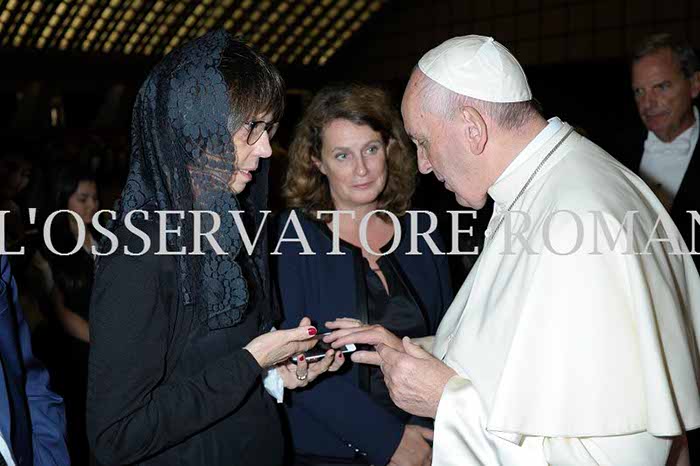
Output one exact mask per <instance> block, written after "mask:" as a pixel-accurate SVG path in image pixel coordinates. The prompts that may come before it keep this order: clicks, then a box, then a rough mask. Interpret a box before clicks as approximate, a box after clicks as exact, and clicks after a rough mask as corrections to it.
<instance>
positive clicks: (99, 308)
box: [87, 243, 262, 465]
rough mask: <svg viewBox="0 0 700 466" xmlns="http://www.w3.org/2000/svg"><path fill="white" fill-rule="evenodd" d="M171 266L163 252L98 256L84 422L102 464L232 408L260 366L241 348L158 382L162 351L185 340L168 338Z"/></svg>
mask: <svg viewBox="0 0 700 466" xmlns="http://www.w3.org/2000/svg"><path fill="white" fill-rule="evenodd" d="M120 244H121V243H120ZM120 247H121V246H120ZM130 248H131V250H132V251H133V250H139V248H140V246H139V245H138V244H135V245H132V246H130ZM175 268H176V260H175V259H174V258H173V257H168V256H154V255H151V254H146V255H143V256H140V257H133V256H125V255H121V254H119V253H115V254H114V255H112V256H109V257H105V258H102V259H100V264H99V267H98V270H97V276H96V279H95V286H94V292H93V296H92V304H91V305H92V312H91V316H90V317H91V319H90V335H91V337H92V338H91V345H90V363H89V381H88V399H87V424H88V432H89V434H88V436H89V440H90V445H91V447H92V449H93V451H94V452H95V455H96V457H97V458H98V460H99V461H100V462H101V463H103V464H107V465H112V464H125V463H128V464H131V463H134V462H138V461H140V460H142V459H143V458H145V457H148V456H151V455H153V454H155V453H158V452H160V451H162V450H164V449H167V448H169V447H171V446H173V445H175V444H177V443H179V442H182V441H184V440H185V439H187V438H188V437H190V436H192V435H193V434H195V433H197V432H198V431H201V430H202V429H204V428H205V427H206V426H208V425H209V424H211V423H213V422H215V421H216V420H218V419H221V418H223V417H225V416H227V415H229V414H231V413H232V411H234V410H235V409H236V407H237V406H238V405H239V404H240V403H241V402H242V401H243V399H244V398H245V396H246V394H247V393H249V392H250V391H251V389H252V388H253V387H254V386H255V385H256V384H257V383H258V382H259V375H260V374H261V372H262V369H261V368H260V366H259V365H258V363H257V362H256V360H255V358H253V356H252V355H251V354H250V353H249V352H248V351H247V350H243V349H241V350H238V351H235V352H233V353H231V354H230V355H228V356H226V357H223V358H221V359H219V360H217V361H214V362H212V363H210V364H208V365H206V366H204V367H203V368H202V370H201V371H200V372H199V373H198V374H197V375H195V376H193V377H190V378H188V379H180V380H177V381H176V382H170V383H164V382H163V378H164V374H165V368H166V359H167V357H168V351H172V350H173V348H175V347H177V345H182V344H184V342H181V341H180V342H178V341H169V340H170V336H171V333H172V332H171V331H170V329H171V326H172V325H173V322H172V320H173V319H175V316H176V313H177V309H176V307H177V302H178V301H177V296H178V283H177V279H176V273H175ZM183 312H187V310H185V311H183ZM232 441H233V440H232Z"/></svg>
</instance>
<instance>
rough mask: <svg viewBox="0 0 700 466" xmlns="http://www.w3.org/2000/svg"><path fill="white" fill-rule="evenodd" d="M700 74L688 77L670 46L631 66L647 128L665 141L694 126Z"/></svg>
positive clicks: (634, 88) (640, 111)
mask: <svg viewBox="0 0 700 466" xmlns="http://www.w3.org/2000/svg"><path fill="white" fill-rule="evenodd" d="M698 81H699V79H698V77H697V76H696V77H694V78H691V79H688V78H687V77H686V76H685V75H684V74H683V71H682V70H681V66H680V63H679V62H678V60H677V59H676V58H675V56H674V54H673V52H672V51H671V50H670V49H662V50H659V51H658V52H655V53H653V54H651V55H647V56H645V57H642V58H641V59H640V60H639V61H637V62H635V63H634V65H633V66H632V88H633V90H634V98H635V100H636V102H637V109H638V110H639V116H640V117H641V118H642V122H644V125H645V126H646V127H647V129H648V130H649V131H651V132H653V133H654V134H655V135H656V136H657V137H658V138H659V139H661V140H662V141H665V142H671V141H673V140H674V139H675V138H676V137H677V136H679V135H680V134H681V133H683V131H685V130H686V129H688V128H689V127H690V126H692V124H693V121H694V117H693V108H692V100H693V99H694V98H695V97H697V95H698V92H699V91H700V84H699V83H698Z"/></svg>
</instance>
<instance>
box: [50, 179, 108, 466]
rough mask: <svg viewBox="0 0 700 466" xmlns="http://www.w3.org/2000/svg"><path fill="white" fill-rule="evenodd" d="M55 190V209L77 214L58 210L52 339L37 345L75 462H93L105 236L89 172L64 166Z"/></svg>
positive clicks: (52, 257)
mask: <svg viewBox="0 0 700 466" xmlns="http://www.w3.org/2000/svg"><path fill="white" fill-rule="evenodd" d="M53 191H54V193H55V205H54V209H53V210H54V212H55V211H59V210H69V211H71V212H72V213H73V214H69V213H65V212H64V213H61V214H58V215H56V216H55V217H54V219H53V221H52V224H51V230H50V238H51V244H52V246H53V249H54V250H55V251H56V252H53V251H51V250H50V249H48V248H47V249H46V252H45V256H46V257H47V259H48V261H49V263H50V265H51V272H52V276H53V282H54V286H53V289H52V291H51V304H52V313H51V316H50V319H49V322H50V329H49V332H48V334H47V336H48V341H42V342H40V341H37V345H39V347H40V348H41V350H40V354H41V357H42V358H43V359H44V360H45V361H46V363H47V365H48V366H49V370H50V371H51V376H52V379H53V380H54V384H55V387H56V390H57V391H58V392H59V394H61V395H62V396H63V398H64V399H65V402H66V417H67V422H68V446H69V450H70V453H71V458H72V462H73V464H74V465H77V466H81V465H86V464H88V460H89V448H88V443H87V434H86V432H85V399H86V395H87V367H88V354H89V343H90V331H89V327H88V322H89V320H90V295H91V293H92V284H93V279H94V269H95V263H94V257H93V253H92V246H93V245H96V244H97V240H98V239H99V238H98V237H97V234H96V232H95V230H94V228H93V227H92V218H93V215H94V214H95V213H96V212H97V210H98V209H99V200H98V190H97V182H96V180H95V178H94V176H93V175H92V174H91V173H90V172H89V171H86V170H82V169H80V168H78V167H73V166H64V167H63V168H62V169H61V170H59V173H58V176H57V178H56V180H55V183H54V190H53ZM79 223H80V224H81V225H82V226H80V227H79ZM80 230H82V232H81V231H80ZM73 251H75V252H73Z"/></svg>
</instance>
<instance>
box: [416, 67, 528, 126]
mask: <svg viewBox="0 0 700 466" xmlns="http://www.w3.org/2000/svg"><path fill="white" fill-rule="evenodd" d="M416 70H417V71H414V73H415V72H419V73H420V76H421V80H422V89H421V91H420V95H421V98H422V108H423V110H425V111H427V112H430V113H432V114H435V115H440V116H442V117H445V118H449V119H452V118H454V117H455V115H457V113H458V112H459V111H460V110H461V109H463V108H465V107H473V108H475V109H476V110H477V111H478V112H479V113H481V114H482V115H486V116H488V117H489V118H490V119H491V120H493V121H494V122H495V123H496V124H497V125H499V126H500V127H502V128H504V129H507V130H515V129H517V128H519V127H520V126H522V125H524V124H525V123H526V122H527V121H528V120H529V119H530V118H533V117H535V116H537V115H539V112H538V111H537V109H536V107H535V103H534V102H533V101H532V100H527V101H524V102H509V103H500V102H488V101H486V100H479V99H475V98H473V97H468V96H466V95H461V94H457V93H456V92H453V91H451V90H449V89H447V88H446V87H444V86H442V85H440V84H438V83H437V82H435V81H433V80H432V79H430V78H429V77H427V76H426V75H425V74H423V73H422V72H420V70H418V69H417V68H416Z"/></svg>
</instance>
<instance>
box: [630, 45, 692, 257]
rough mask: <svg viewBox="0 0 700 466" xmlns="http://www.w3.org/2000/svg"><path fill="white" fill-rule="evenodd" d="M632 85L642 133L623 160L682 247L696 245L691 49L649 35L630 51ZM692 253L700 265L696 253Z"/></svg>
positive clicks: (687, 46)
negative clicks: (662, 209) (655, 200)
mask: <svg viewBox="0 0 700 466" xmlns="http://www.w3.org/2000/svg"><path fill="white" fill-rule="evenodd" d="M632 89H633V91H634V98H635V101H636V103H637V109H638V110H639V116H640V117H641V119H642V122H643V123H644V126H645V127H646V129H647V134H646V140H644V141H643V143H642V141H641V140H640V141H639V143H640V144H639V146H638V147H635V149H636V151H630V152H631V153H630V155H631V156H632V157H631V158H630V159H628V160H626V161H623V162H627V164H628V165H629V167H630V168H631V169H633V170H635V172H637V173H638V174H639V175H640V176H641V178H642V179H644V181H646V182H647V184H648V185H649V186H650V187H651V188H652V189H653V190H654V191H655V192H656V194H657V196H658V197H659V199H660V200H661V202H663V203H664V205H665V206H666V208H667V209H668V211H669V212H670V214H671V217H672V218H673V220H674V221H675V223H676V225H677V226H678V229H679V230H680V232H681V234H682V235H683V238H684V239H685V242H686V244H687V245H688V247H689V248H690V249H691V250H692V249H693V245H695V250H700V225H696V230H697V231H698V233H697V234H696V236H698V237H699V238H696V240H695V242H693V238H692V225H693V222H694V220H693V217H692V216H691V214H690V213H688V211H694V212H697V211H698V210H700V194H699V191H698V186H697V185H698V183H699V182H700V144H698V135H699V133H700V128H699V127H700V121H699V118H698V108H697V107H696V106H693V99H695V98H696V97H697V96H698V94H699V93H700V63H699V62H698V57H697V55H696V54H695V52H694V51H693V49H692V48H691V47H690V46H689V45H687V44H685V43H682V42H679V41H677V40H675V39H674V38H673V37H672V36H671V35H670V34H656V35H653V36H650V37H649V38H647V39H646V40H645V41H644V42H643V43H642V44H641V45H640V47H639V48H638V49H637V51H636V53H635V55H634V57H633V60H632ZM626 142H629V141H626ZM696 218H697V217H696ZM698 223H700V220H699V221H698ZM693 258H694V261H695V265H696V266H698V268H699V269H700V265H699V262H700V256H698V255H695V256H693Z"/></svg>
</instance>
